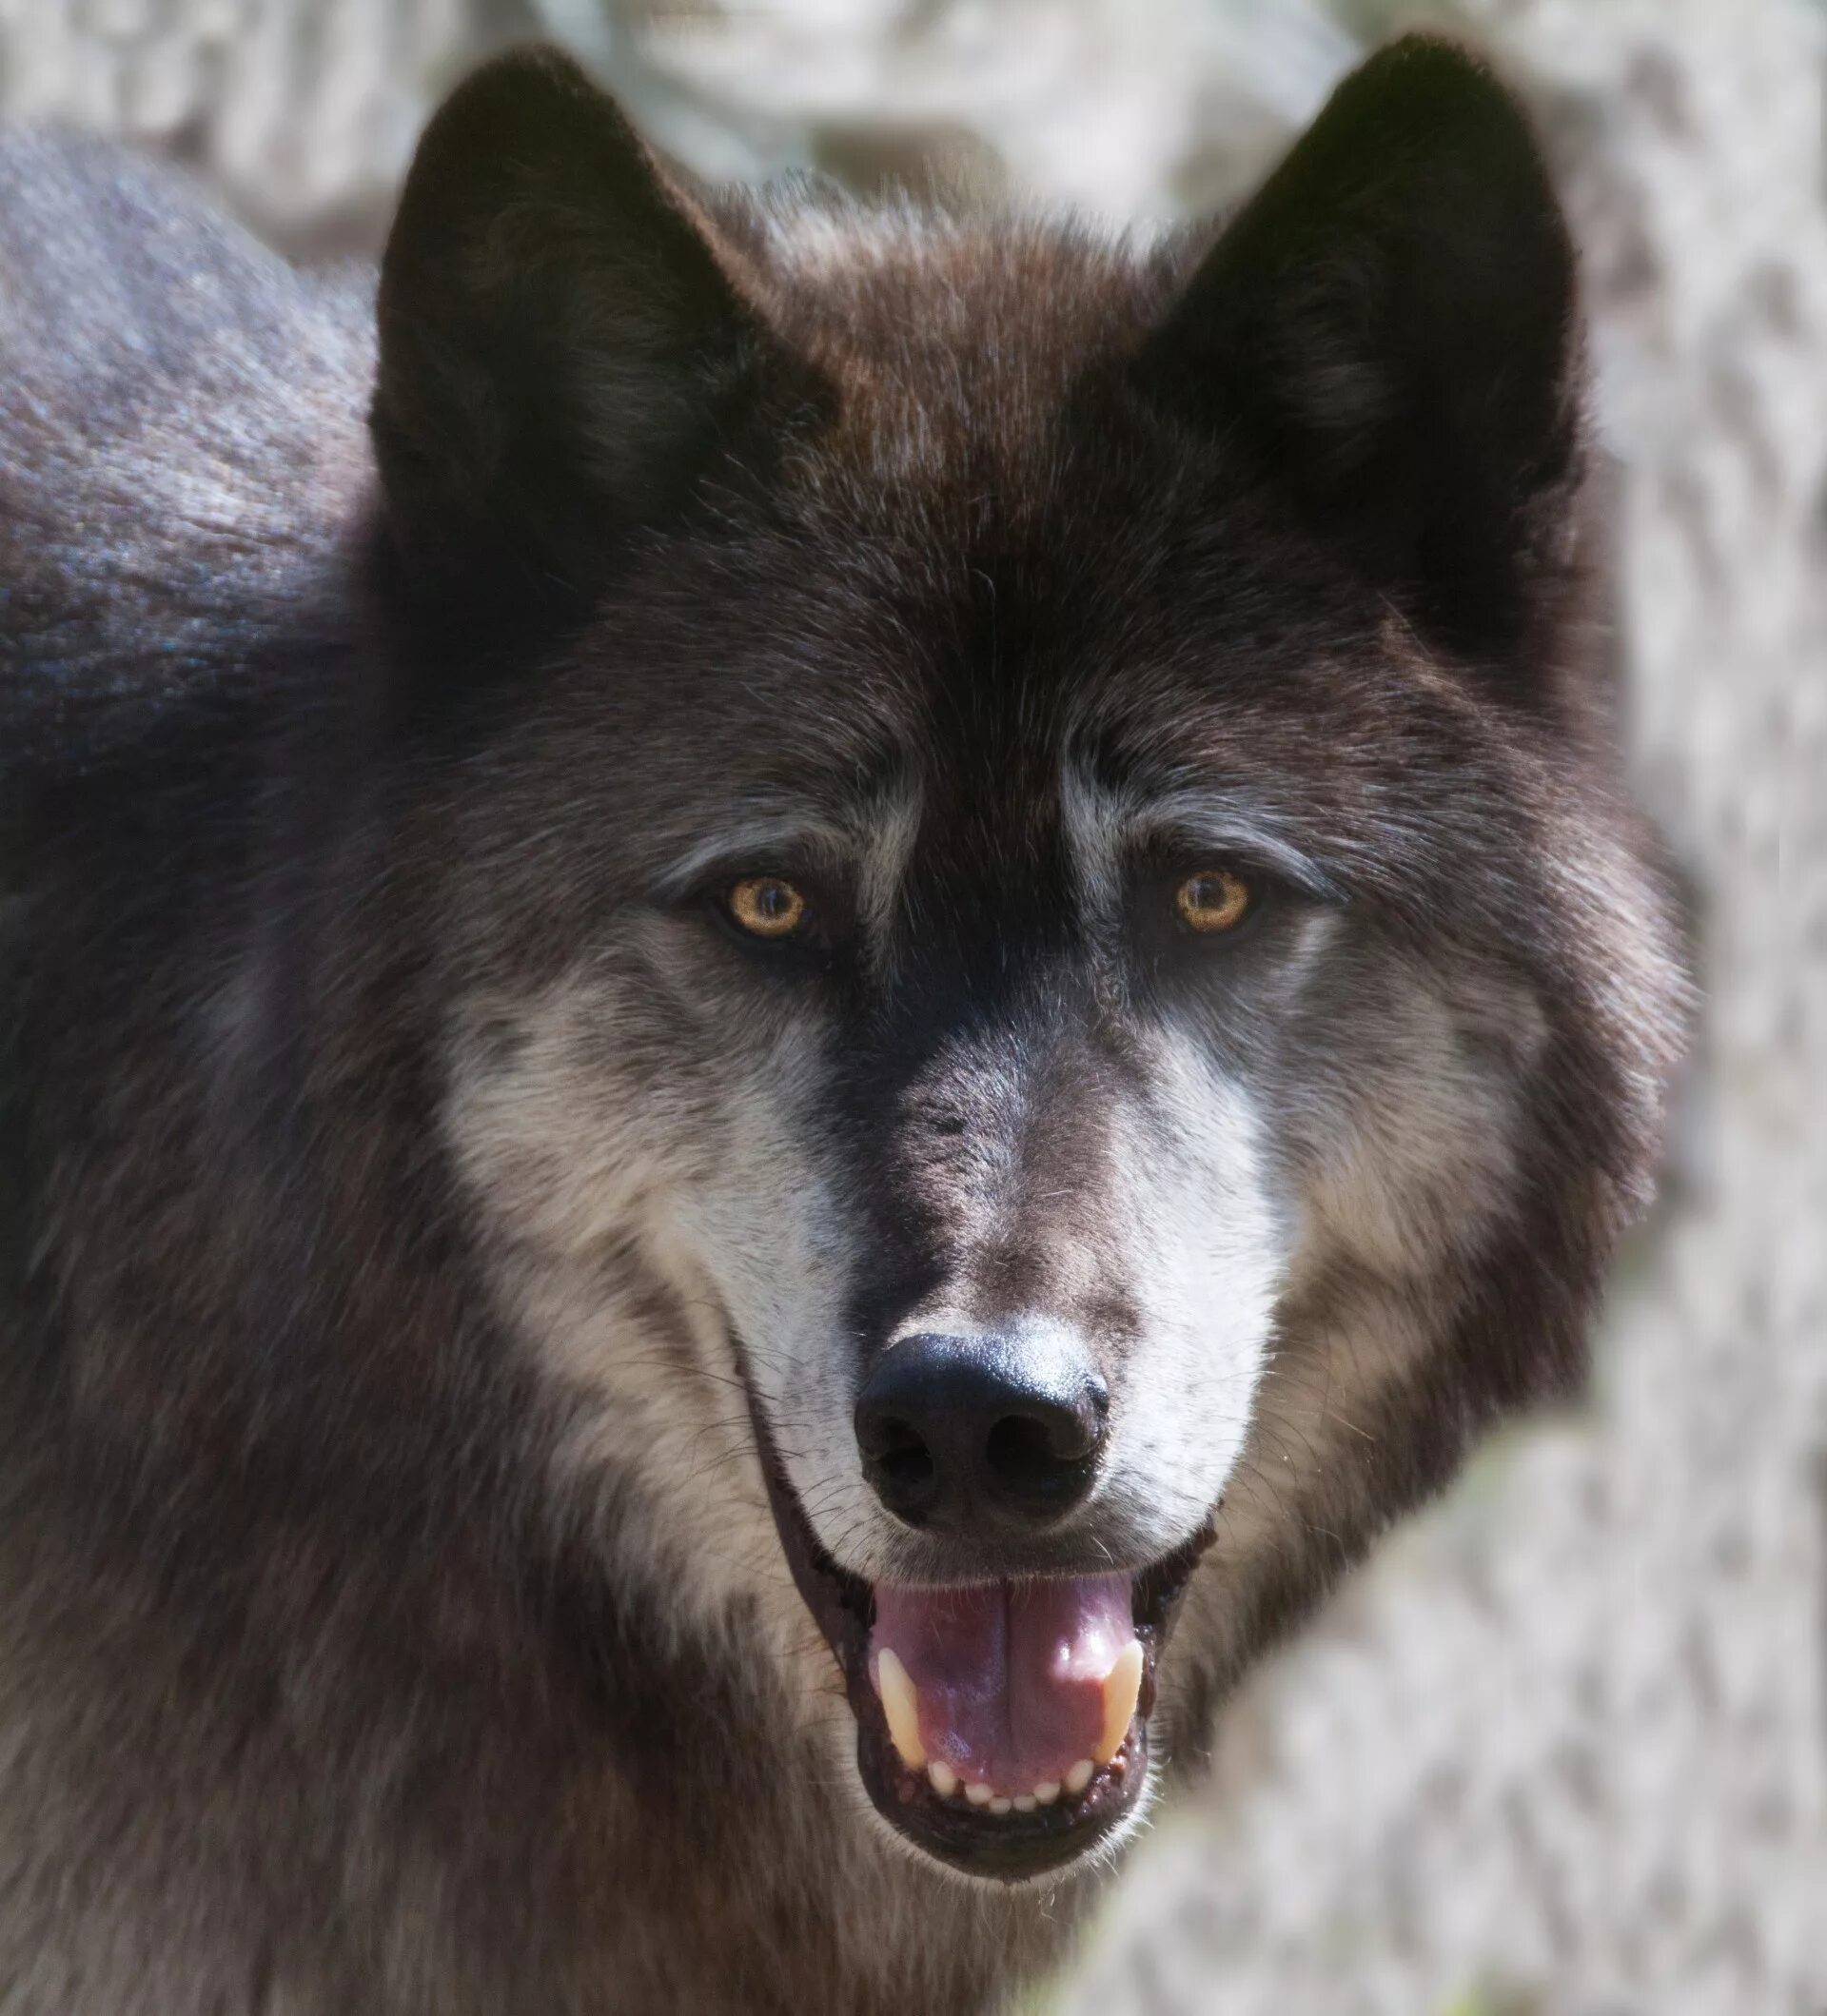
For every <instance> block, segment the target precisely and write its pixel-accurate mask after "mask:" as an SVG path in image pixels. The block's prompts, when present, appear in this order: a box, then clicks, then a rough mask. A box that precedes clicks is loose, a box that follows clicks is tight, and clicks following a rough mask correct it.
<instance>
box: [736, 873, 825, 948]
mask: <svg viewBox="0 0 1827 2016" xmlns="http://www.w3.org/2000/svg"><path fill="white" fill-rule="evenodd" d="M725 901H726V902H727V903H728V905H729V911H730V915H731V916H732V917H733V918H735V920H736V922H737V924H739V925H740V926H741V927H742V929H743V930H745V931H748V932H750V933H751V934H752V935H754V936H755V937H756V938H787V937H791V936H792V934H793V933H794V932H795V931H796V930H798V929H799V927H800V925H801V924H803V923H804V922H805V917H806V899H805V897H804V896H802V895H801V894H800V893H799V891H797V890H796V889H795V888H794V886H793V884H792V883H791V882H783V881H782V880H781V879H780V877H779V876H778V875H745V876H744V877H743V878H742V880H741V881H740V882H737V883H736V884H735V885H734V886H733V887H732V889H731V891H730V892H729V895H728V896H727V897H726V898H725Z"/></svg>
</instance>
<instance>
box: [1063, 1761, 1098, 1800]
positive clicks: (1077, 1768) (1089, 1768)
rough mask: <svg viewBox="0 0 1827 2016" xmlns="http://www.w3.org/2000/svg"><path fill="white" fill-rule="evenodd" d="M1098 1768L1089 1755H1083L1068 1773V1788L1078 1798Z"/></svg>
mask: <svg viewBox="0 0 1827 2016" xmlns="http://www.w3.org/2000/svg"><path fill="white" fill-rule="evenodd" d="M1096 1769H1097V1766H1096V1765H1095V1764H1093V1763H1092V1762H1091V1760H1090V1758H1089V1757H1081V1758H1080V1759H1079V1760H1078V1762H1077V1763H1076V1764H1074V1765H1073V1766H1072V1768H1071V1771H1068V1772H1067V1773H1066V1790H1067V1791H1069V1792H1071V1795H1072V1796H1073V1798H1077V1796H1078V1795H1079V1793H1080V1792H1082V1791H1084V1790H1085V1788H1086V1787H1087V1786H1088V1785H1089V1784H1090V1782H1091V1773H1092V1772H1093V1771H1095V1770H1096Z"/></svg>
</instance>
